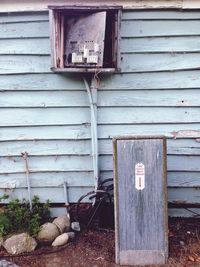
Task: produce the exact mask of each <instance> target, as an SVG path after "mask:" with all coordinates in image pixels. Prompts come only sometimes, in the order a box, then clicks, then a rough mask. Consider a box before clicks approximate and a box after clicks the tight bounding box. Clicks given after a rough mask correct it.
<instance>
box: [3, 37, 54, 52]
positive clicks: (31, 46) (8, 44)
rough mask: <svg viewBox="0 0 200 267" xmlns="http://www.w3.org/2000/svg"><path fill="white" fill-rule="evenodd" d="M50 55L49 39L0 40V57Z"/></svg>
mask: <svg viewBox="0 0 200 267" xmlns="http://www.w3.org/2000/svg"><path fill="white" fill-rule="evenodd" d="M9 54H10V55H13V54H14V55H15V54H16V55H50V41H49V38H37V39H36V38H29V39H0V55H9Z"/></svg>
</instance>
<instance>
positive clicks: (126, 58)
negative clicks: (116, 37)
mask: <svg viewBox="0 0 200 267" xmlns="http://www.w3.org/2000/svg"><path fill="white" fill-rule="evenodd" d="M122 57H123V60H122V65H121V66H122V70H123V72H146V71H150V72H153V71H167V70H171V71H172V70H184V69H185V70H188V69H199V68H200V65H199V61H200V53H189V54H185V53H179V54H178V53H169V54H123V56H122Z"/></svg>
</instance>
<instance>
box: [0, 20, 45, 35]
mask: <svg viewBox="0 0 200 267" xmlns="http://www.w3.org/2000/svg"><path fill="white" fill-rule="evenodd" d="M30 29H31V30H30ZM29 37H49V22H48V21H42V22H41V21H39V22H38V21H33V22H24V23H7V24H2V25H1V27H0V38H1V39H3V38H6V39H7V38H29Z"/></svg>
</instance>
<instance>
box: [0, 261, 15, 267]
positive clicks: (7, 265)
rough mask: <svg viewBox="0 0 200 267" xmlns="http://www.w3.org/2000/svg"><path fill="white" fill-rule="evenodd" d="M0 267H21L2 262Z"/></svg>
mask: <svg viewBox="0 0 200 267" xmlns="http://www.w3.org/2000/svg"><path fill="white" fill-rule="evenodd" d="M0 267H19V265H17V264H15V263H14V262H10V261H6V260H0Z"/></svg>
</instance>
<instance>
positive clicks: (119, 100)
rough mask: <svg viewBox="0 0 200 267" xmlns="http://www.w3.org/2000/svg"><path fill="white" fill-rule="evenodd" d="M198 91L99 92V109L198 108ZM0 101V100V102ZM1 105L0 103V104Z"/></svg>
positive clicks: (199, 91)
mask: <svg viewBox="0 0 200 267" xmlns="http://www.w3.org/2000/svg"><path fill="white" fill-rule="evenodd" d="M197 94H200V89H194V90H192V89H190V90H179V91H177V90H121V91H120V90H117V91H99V94H98V106H99V107H119V106H121V107H122V106H123V107H151V106H152V107H170V106H171V107H184V106H188V107H195V106H196V107H199V106H200V99H199V98H197V97H196V95H197ZM0 101H1V100H0ZM0 103H1V102H0Z"/></svg>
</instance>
